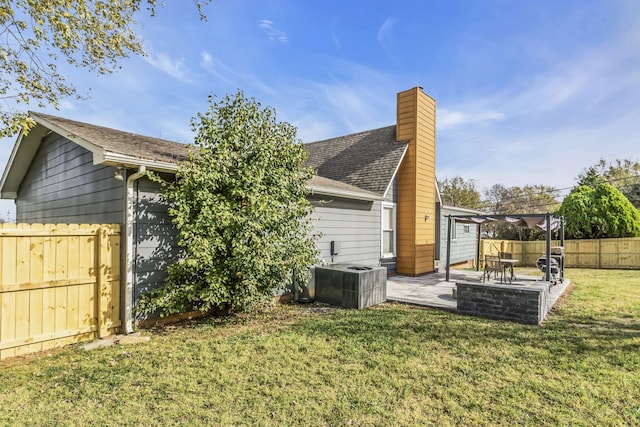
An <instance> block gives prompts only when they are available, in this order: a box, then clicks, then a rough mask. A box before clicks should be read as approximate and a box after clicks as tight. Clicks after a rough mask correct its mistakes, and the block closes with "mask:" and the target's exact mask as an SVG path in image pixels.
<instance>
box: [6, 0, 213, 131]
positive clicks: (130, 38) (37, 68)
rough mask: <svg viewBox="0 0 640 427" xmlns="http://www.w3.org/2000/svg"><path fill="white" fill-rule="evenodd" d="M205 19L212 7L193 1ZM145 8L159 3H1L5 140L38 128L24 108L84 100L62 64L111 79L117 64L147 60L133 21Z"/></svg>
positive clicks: (21, 0) (57, 0) (75, 0)
mask: <svg viewBox="0 0 640 427" xmlns="http://www.w3.org/2000/svg"><path fill="white" fill-rule="evenodd" d="M194 3H195V4H196V6H197V8H198V10H199V12H200V17H201V18H202V19H204V18H205V16H204V15H203V13H202V7H203V6H204V5H206V4H207V3H208V1H199V0H194ZM143 5H146V8H147V10H148V11H149V13H150V14H151V15H153V14H154V13H155V6H156V1H155V0H127V1H101V0H48V1H28V0H14V1H9V0H2V1H0V35H1V36H2V37H1V38H0V70H2V73H1V74H0V100H1V101H2V104H1V105H0V117H1V118H2V123H3V126H2V127H1V128H0V136H11V135H13V134H15V133H17V132H18V131H19V130H20V128H23V129H24V130H25V132H28V131H29V129H31V128H32V127H33V126H34V125H35V123H33V120H31V119H30V118H29V117H28V116H27V113H26V112H25V111H20V109H19V105H20V104H25V105H30V104H35V105H37V106H38V107H40V108H45V107H48V106H54V107H56V108H57V107H58V104H59V102H60V100H62V99H64V98H66V97H69V96H76V97H79V95H78V93H77V90H76V88H75V87H74V86H73V84H72V83H69V82H67V80H66V79H65V77H64V76H63V75H62V74H60V73H59V72H58V67H57V63H58V61H59V60H60V59H63V60H64V61H66V62H67V63H69V64H71V65H74V66H77V67H81V68H86V69H88V70H89V71H91V72H96V73H98V74H106V73H111V72H113V71H114V70H115V69H116V68H117V63H118V60H119V59H121V58H124V57H127V56H128V55H129V54H135V55H141V54H144V52H143V50H142V46H141V44H140V38H139V36H138V35H137V34H136V32H135V31H134V29H135V27H136V21H135V20H134V16H135V14H136V13H137V12H139V10H140V8H141V6H143Z"/></svg>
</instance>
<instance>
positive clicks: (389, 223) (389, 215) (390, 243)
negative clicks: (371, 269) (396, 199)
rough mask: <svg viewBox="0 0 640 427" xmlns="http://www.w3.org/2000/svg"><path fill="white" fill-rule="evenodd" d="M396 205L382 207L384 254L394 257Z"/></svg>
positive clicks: (386, 256) (384, 255)
mask: <svg viewBox="0 0 640 427" xmlns="http://www.w3.org/2000/svg"><path fill="white" fill-rule="evenodd" d="M395 225H396V218H395V207H394V206H392V205H387V206H383V207H382V256H383V257H385V258H389V257H393V256H395V253H396V238H395V228H396V227H395Z"/></svg>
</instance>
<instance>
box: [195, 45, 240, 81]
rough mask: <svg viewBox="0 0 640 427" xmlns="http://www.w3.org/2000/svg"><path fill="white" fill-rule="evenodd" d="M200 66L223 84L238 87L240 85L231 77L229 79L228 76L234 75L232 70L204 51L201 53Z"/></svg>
mask: <svg viewBox="0 0 640 427" xmlns="http://www.w3.org/2000/svg"><path fill="white" fill-rule="evenodd" d="M200 58H201V61H200V66H201V67H202V68H204V69H205V70H206V71H207V72H209V73H210V74H213V75H214V76H216V77H217V78H219V79H220V80H222V81H223V82H225V83H227V84H229V85H231V86H236V87H237V86H238V84H237V83H236V82H235V80H233V79H232V78H231V77H227V76H226V75H225V73H226V74H234V73H233V72H231V70H230V69H229V68H228V67H227V66H226V65H224V64H223V63H222V61H220V60H218V59H216V58H214V57H213V55H211V54H210V53H209V52H207V51H202V52H201V53H200Z"/></svg>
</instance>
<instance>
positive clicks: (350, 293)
mask: <svg viewBox="0 0 640 427" xmlns="http://www.w3.org/2000/svg"><path fill="white" fill-rule="evenodd" d="M315 300H316V301H319V302H324V303H326V304H331V305H338V306H341V307H345V308H357V309H362V308H367V307H370V306H372V305H376V304H380V303H383V302H385V301H386V300H387V269H386V268H385V267H368V266H364V265H357V264H334V265H329V266H323V267H316V268H315Z"/></svg>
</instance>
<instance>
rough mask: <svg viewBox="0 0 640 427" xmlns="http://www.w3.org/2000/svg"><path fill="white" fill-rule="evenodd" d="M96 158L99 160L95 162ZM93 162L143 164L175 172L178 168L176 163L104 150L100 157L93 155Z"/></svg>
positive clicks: (124, 164) (154, 168)
mask: <svg viewBox="0 0 640 427" xmlns="http://www.w3.org/2000/svg"><path fill="white" fill-rule="evenodd" d="M96 160H99V161H98V162H96ZM93 162H94V164H109V165H113V166H124V167H139V166H144V167H145V168H147V169H151V170H154V171H157V172H170V173H175V172H177V170H178V163H170V162H162V161H158V160H151V159H142V158H139V157H132V156H128V155H126V154H121V153H114V152H110V151H106V152H104V154H103V155H102V157H101V158H98V159H96V156H94V160H93Z"/></svg>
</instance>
